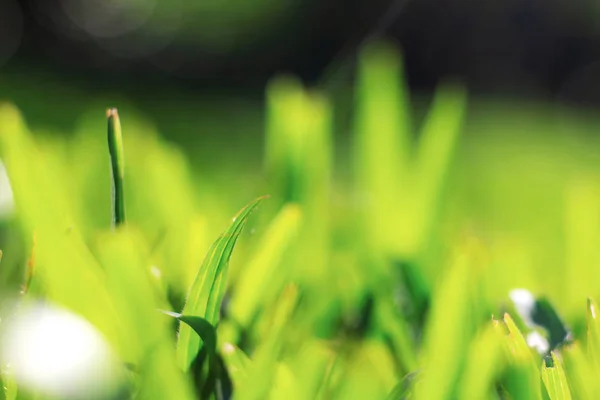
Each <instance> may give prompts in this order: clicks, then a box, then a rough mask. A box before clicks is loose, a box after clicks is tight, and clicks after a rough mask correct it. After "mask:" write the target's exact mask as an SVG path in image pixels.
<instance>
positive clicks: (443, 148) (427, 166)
mask: <svg viewBox="0 0 600 400" xmlns="http://www.w3.org/2000/svg"><path fill="white" fill-rule="evenodd" d="M465 111H466V92H465V91H464V90H463V89H462V88H460V87H442V88H440V89H438V90H437V91H436V93H435V96H434V99H433V104H432V106H431V109H430V111H429V115H428V116H427V118H426V120H425V125H424V126H423V128H422V132H421V137H420V138H419V143H418V147H417V154H416V165H415V169H416V170H415V174H416V176H415V177H414V183H415V185H416V187H415V188H414V190H415V193H414V195H415V197H413V201H414V203H412V204H411V206H414V207H415V208H414V209H412V208H411V212H412V213H413V214H412V215H409V214H408V213H403V214H402V218H403V219H404V220H402V219H401V220H397V222H398V223H400V224H402V226H405V227H407V228H405V230H406V229H409V228H408V227H411V228H410V229H415V228H416V229H417V230H418V231H417V232H412V233H407V235H409V234H410V235H412V237H413V242H412V243H409V242H407V244H408V245H409V249H411V248H412V250H413V251H417V250H418V249H419V248H420V246H422V245H423V244H424V241H425V240H426V239H427V237H428V236H429V230H430V229H431V226H432V223H433V222H434V221H435V219H436V218H437V215H438V212H439V207H440V204H441V201H440V199H441V194H442V189H443V186H444V180H445V178H446V176H447V173H448V168H449V166H450V162H451V160H452V155H453V154H454V149H455V147H456V144H457V142H458V138H459V133H460V131H461V128H462V124H463V120H464V116H465ZM407 218H408V220H406V219H407ZM411 218H416V220H414V221H413V222H414V224H412V223H410V222H409V221H412V219H411ZM406 240H409V239H408V237H407V239H406Z"/></svg>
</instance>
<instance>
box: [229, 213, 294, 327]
mask: <svg viewBox="0 0 600 400" xmlns="http://www.w3.org/2000/svg"><path fill="white" fill-rule="evenodd" d="M301 220H302V213H301V210H300V208H299V207H298V205H296V204H287V205H285V206H284V207H283V208H282V209H281V211H280V212H279V214H278V215H277V216H276V217H275V219H274V220H273V222H271V224H270V225H269V228H268V229H267V232H266V233H265V235H264V236H263V237H262V238H261V240H260V243H259V244H258V247H257V250H256V252H255V253H254V256H253V257H252V258H251V259H250V261H249V262H248V264H247V265H246V266H245V268H244V269H243V270H242V271H241V273H240V276H239V277H238V279H237V280H236V285H235V291H234V297H233V299H232V302H231V309H230V312H231V316H232V317H233V319H234V320H235V321H236V322H237V323H238V324H240V325H241V326H243V327H248V325H249V323H250V321H251V320H252V318H253V317H254V316H255V314H256V313H257V311H258V308H259V307H260V306H261V302H262V301H263V299H264V298H265V297H266V296H268V295H269V294H270V293H271V292H273V291H274V290H276V289H277V287H276V285H273V284H272V283H273V281H274V280H275V281H276V282H280V281H281V278H285V277H286V276H287V275H288V272H287V271H285V270H282V269H278V267H279V266H280V263H281V261H282V258H283V257H284V255H285V253H286V250H287V249H288V248H289V247H290V245H291V243H292V241H293V240H294V239H295V238H296V236H297V233H298V229H299V226H300V224H301ZM275 278H279V279H275Z"/></svg>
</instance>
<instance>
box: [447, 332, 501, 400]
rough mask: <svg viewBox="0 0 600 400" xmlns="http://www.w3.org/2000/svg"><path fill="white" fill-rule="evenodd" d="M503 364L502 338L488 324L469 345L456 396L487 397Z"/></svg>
mask: <svg viewBox="0 0 600 400" xmlns="http://www.w3.org/2000/svg"><path fill="white" fill-rule="evenodd" d="M503 366H504V363H503V360H502V340H501V338H500V337H499V336H498V333H497V332H496V330H495V328H494V327H493V326H492V325H491V324H490V325H489V326H488V327H486V328H485V330H483V331H482V332H481V333H480V335H479V336H478V337H477V338H475V340H474V341H473V342H472V343H471V345H470V349H469V352H468V354H467V362H466V365H465V371H463V374H462V378H461V382H460V386H459V395H458V398H460V399H486V398H489V397H490V394H491V392H492V389H493V387H494V383H495V379H496V378H497V377H498V375H499V374H500V372H501V371H502V369H503Z"/></svg>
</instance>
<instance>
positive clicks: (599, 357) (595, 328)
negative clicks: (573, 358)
mask: <svg viewBox="0 0 600 400" xmlns="http://www.w3.org/2000/svg"><path fill="white" fill-rule="evenodd" d="M586 315H587V352H588V355H589V357H590V359H591V360H593V361H594V363H595V364H596V366H597V367H598V368H600V309H599V308H598V304H597V303H596V301H595V300H593V299H591V298H588V301H587V313H586Z"/></svg>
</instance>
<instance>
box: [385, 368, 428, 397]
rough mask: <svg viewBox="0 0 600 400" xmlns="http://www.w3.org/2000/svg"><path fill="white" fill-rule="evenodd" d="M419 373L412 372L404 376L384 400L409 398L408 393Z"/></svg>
mask: <svg viewBox="0 0 600 400" xmlns="http://www.w3.org/2000/svg"><path fill="white" fill-rule="evenodd" d="M419 374H420V372H419V371H414V372H410V373H408V374H406V375H405V376H404V378H402V380H401V381H400V382H398V383H397V384H396V386H394V388H393V389H392V391H391V392H390V394H389V395H388V396H387V398H386V400H406V399H408V398H409V397H410V391H411V389H412V387H413V383H414V381H415V380H416V379H417V378H418V377H419Z"/></svg>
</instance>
